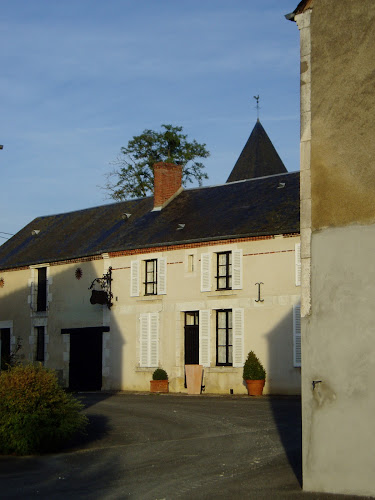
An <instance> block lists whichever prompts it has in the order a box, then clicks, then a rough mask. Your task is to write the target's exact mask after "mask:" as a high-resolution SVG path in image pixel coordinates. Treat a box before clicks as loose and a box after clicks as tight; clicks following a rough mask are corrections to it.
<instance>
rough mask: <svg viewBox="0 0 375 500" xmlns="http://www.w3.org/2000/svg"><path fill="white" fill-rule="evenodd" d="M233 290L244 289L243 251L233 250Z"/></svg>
mask: <svg viewBox="0 0 375 500" xmlns="http://www.w3.org/2000/svg"><path fill="white" fill-rule="evenodd" d="M232 254H233V255H232V274H233V276H232V288H233V290H241V289H242V250H233V252H232Z"/></svg>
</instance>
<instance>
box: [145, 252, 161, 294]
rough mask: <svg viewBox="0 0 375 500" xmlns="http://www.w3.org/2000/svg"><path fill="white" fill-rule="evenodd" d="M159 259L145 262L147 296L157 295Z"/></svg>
mask: <svg viewBox="0 0 375 500" xmlns="http://www.w3.org/2000/svg"><path fill="white" fill-rule="evenodd" d="M157 273H158V259H150V260H146V261H145V282H144V284H145V295H156V294H157Z"/></svg>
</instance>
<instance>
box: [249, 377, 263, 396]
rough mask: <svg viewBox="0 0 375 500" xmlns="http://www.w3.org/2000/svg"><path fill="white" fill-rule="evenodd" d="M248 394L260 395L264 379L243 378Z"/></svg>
mask: <svg viewBox="0 0 375 500" xmlns="http://www.w3.org/2000/svg"><path fill="white" fill-rule="evenodd" d="M245 382H246V385H247V392H248V394H249V396H261V395H262V394H263V387H264V384H265V380H245Z"/></svg>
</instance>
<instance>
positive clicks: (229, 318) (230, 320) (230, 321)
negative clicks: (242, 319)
mask: <svg viewBox="0 0 375 500" xmlns="http://www.w3.org/2000/svg"><path fill="white" fill-rule="evenodd" d="M228 328H232V311H228Z"/></svg>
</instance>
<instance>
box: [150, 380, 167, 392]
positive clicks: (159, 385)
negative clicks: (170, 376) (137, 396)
mask: <svg viewBox="0 0 375 500" xmlns="http://www.w3.org/2000/svg"><path fill="white" fill-rule="evenodd" d="M150 392H168V380H150Z"/></svg>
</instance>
